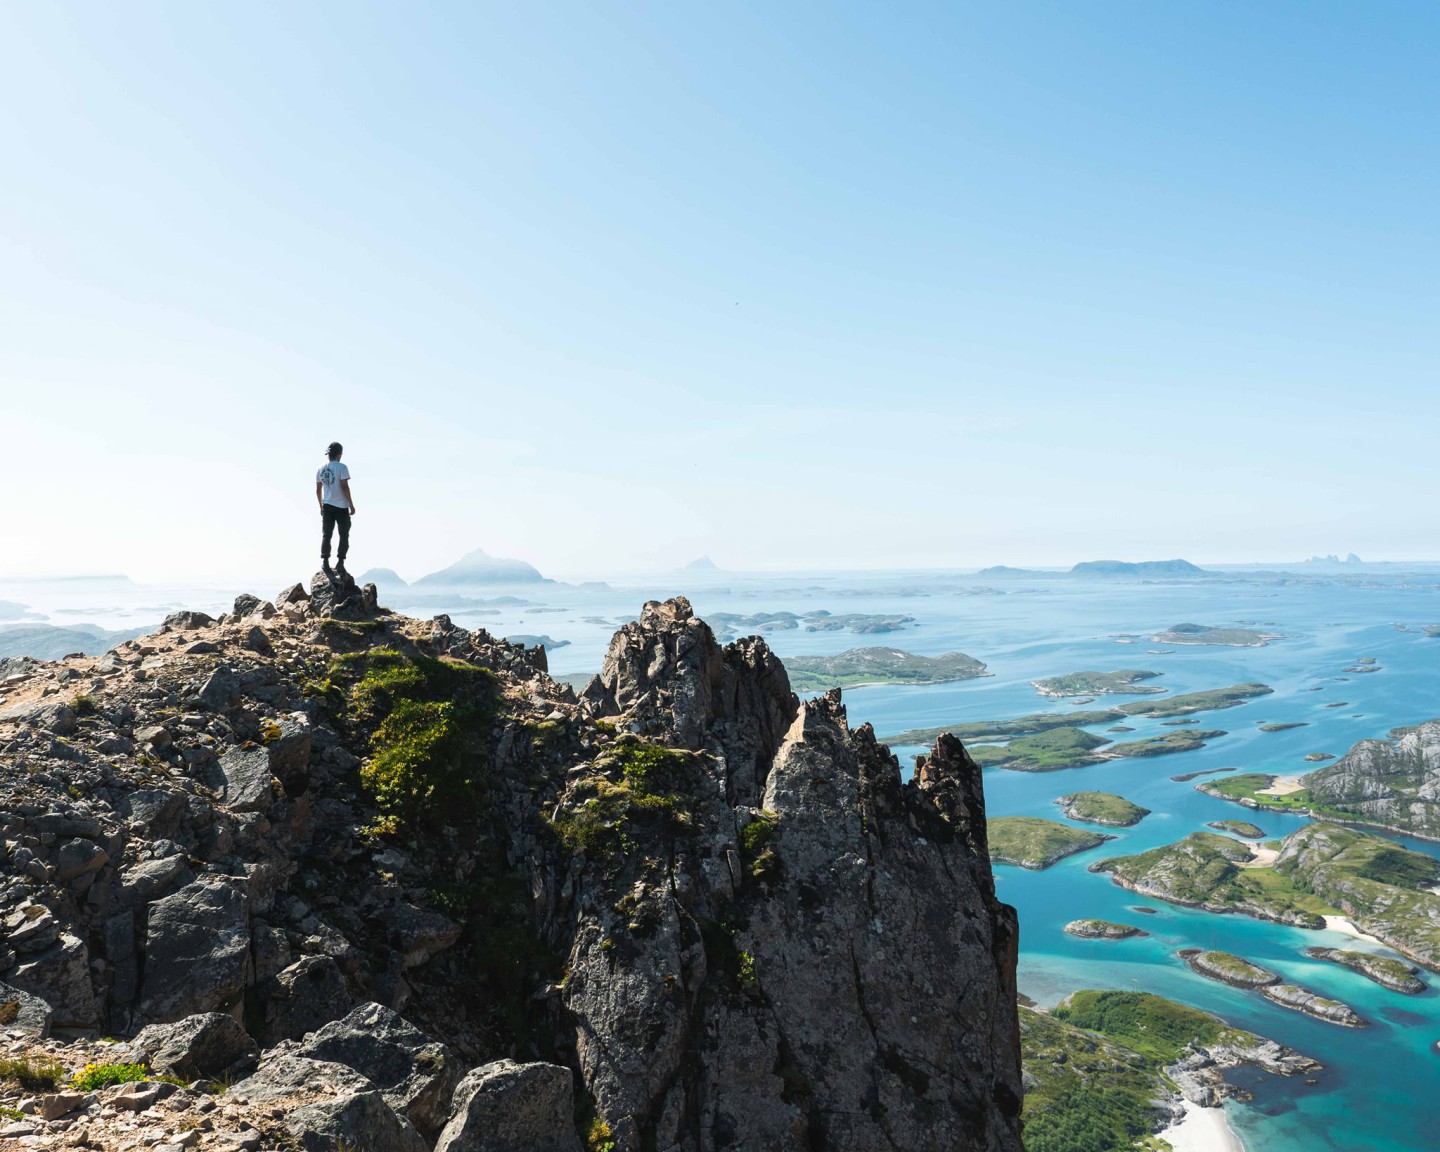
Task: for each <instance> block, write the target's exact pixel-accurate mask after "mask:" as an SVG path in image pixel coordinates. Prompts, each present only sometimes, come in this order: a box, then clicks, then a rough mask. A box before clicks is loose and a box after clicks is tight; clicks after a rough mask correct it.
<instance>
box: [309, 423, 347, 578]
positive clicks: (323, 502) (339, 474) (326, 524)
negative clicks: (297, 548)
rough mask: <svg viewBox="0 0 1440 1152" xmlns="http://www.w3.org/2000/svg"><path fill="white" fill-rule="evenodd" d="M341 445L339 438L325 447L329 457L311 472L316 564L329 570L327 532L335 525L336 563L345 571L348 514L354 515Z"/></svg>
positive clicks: (328, 540) (333, 529) (341, 570)
mask: <svg viewBox="0 0 1440 1152" xmlns="http://www.w3.org/2000/svg"><path fill="white" fill-rule="evenodd" d="M344 451H345V448H344V445H342V444H341V443H340V442H339V441H336V442H335V443H333V444H331V445H330V447H329V448H327V449H325V454H326V455H327V456H328V457H329V460H327V461H326V462H325V464H323V465H322V466H321V468H320V470H319V471H318V472H316V473H315V499H316V500H317V501H319V503H320V524H321V536H320V567H321V568H322V569H324V570H325V571H326V572H329V571H330V535H331V533H333V532H334V531H335V529H336V527H337V526H338V527H339V529H340V548H339V550H338V551H337V552H336V554H335V561H336V567H337V568H339V570H340V574H341V575H342V576H343V575H344V574H345V556H346V554H347V553H348V552H349V551H350V517H351V516H353V515H355V501H354V500H352V499H351V498H350V469H349V468H347V467H345V465H344V464H342V463H340V457H341V455H342V454H343V453H344Z"/></svg>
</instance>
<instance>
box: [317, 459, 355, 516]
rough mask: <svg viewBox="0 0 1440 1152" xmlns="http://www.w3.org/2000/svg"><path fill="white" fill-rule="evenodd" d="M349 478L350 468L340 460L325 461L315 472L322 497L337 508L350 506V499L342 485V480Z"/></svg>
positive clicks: (325, 501)
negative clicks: (346, 496)
mask: <svg viewBox="0 0 1440 1152" xmlns="http://www.w3.org/2000/svg"><path fill="white" fill-rule="evenodd" d="M349 479H350V469H349V468H347V467H345V465H344V464H342V463H340V461H339V460H327V461H325V464H324V466H323V467H321V469H320V471H318V472H316V473H315V483H317V484H319V485H320V486H321V493H320V499H321V500H322V501H323V502H324V503H326V504H330V505H333V506H334V507H336V508H349V507H350V501H348V500H346V499H345V492H344V490H343V489H342V488H341V487H340V481H342V480H349Z"/></svg>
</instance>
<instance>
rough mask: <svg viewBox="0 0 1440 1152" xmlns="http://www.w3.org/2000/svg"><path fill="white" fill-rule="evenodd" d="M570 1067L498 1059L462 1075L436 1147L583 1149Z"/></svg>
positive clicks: (484, 1151)
mask: <svg viewBox="0 0 1440 1152" xmlns="http://www.w3.org/2000/svg"><path fill="white" fill-rule="evenodd" d="M572 1097H573V1093H572V1091H571V1075H570V1070H569V1069H568V1068H560V1067H557V1066H556V1065H554V1064H517V1063H515V1061H513V1060H500V1061H497V1062H496V1063H494V1064H487V1065H485V1067H483V1068H477V1069H475V1071H473V1072H471V1073H470V1075H468V1076H466V1077H465V1079H464V1081H463V1082H462V1083H461V1084H460V1088H459V1090H458V1091H457V1092H456V1094H455V1103H456V1109H455V1115H454V1118H453V1119H451V1121H450V1123H449V1124H447V1125H446V1126H445V1131H444V1132H442V1133H440V1139H439V1141H438V1142H437V1143H436V1145H435V1152H520V1150H521V1149H525V1150H526V1152H581V1146H580V1138H579V1136H577V1135H576V1133H575V1125H574V1123H573V1122H572V1120H571V1116H572V1115H573V1113H574V1110H575V1104H574V1100H573V1098H572Z"/></svg>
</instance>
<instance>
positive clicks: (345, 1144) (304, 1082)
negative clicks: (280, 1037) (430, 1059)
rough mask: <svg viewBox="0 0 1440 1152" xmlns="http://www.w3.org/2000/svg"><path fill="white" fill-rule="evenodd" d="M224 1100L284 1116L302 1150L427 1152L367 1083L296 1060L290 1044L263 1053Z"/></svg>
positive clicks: (337, 1068)
mask: <svg viewBox="0 0 1440 1152" xmlns="http://www.w3.org/2000/svg"><path fill="white" fill-rule="evenodd" d="M226 1097H227V1099H231V1100H234V1101H236V1102H238V1103H241V1104H261V1105H265V1106H267V1107H268V1108H269V1109H270V1110H271V1111H272V1112H277V1113H280V1114H283V1115H284V1117H285V1125H286V1127H287V1128H289V1129H290V1133H291V1135H292V1136H294V1138H295V1140H296V1142H297V1143H298V1144H299V1145H300V1146H301V1147H302V1148H304V1149H306V1152H340V1150H341V1149H343V1148H351V1149H357V1150H358V1149H363V1150H364V1152H426V1150H425V1141H424V1140H423V1139H421V1137H420V1134H419V1133H418V1132H416V1131H415V1129H414V1127H413V1126H412V1125H411V1123H410V1122H409V1121H408V1120H405V1119H403V1118H401V1117H399V1116H397V1115H395V1112H394V1110H393V1109H391V1107H390V1105H389V1104H387V1103H386V1102H385V1097H384V1096H383V1095H382V1094H381V1093H380V1092H379V1090H378V1089H376V1088H375V1086H374V1085H373V1084H371V1083H370V1081H369V1080H367V1079H366V1078H365V1077H364V1076H362V1075H360V1073H358V1072H356V1071H354V1070H353V1069H351V1068H347V1067H346V1066H345V1065H343V1064H335V1063H331V1062H329V1061H326V1060H313V1059H310V1058H309V1057H306V1056H301V1055H299V1054H298V1053H297V1052H296V1051H295V1050H294V1046H293V1045H288V1044H287V1045H281V1046H280V1047H279V1048H277V1049H275V1050H274V1051H272V1052H267V1053H266V1054H265V1058H264V1059H263V1060H262V1061H261V1062H260V1067H259V1068H257V1069H256V1071H255V1074H254V1075H253V1076H250V1077H248V1078H247V1079H245V1080H242V1081H240V1083H238V1084H236V1085H234V1086H233V1087H232V1088H231V1089H230V1091H229V1092H228V1093H227V1094H226Z"/></svg>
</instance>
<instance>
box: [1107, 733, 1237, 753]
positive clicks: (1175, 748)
mask: <svg viewBox="0 0 1440 1152" xmlns="http://www.w3.org/2000/svg"><path fill="white" fill-rule="evenodd" d="M1224 735H1226V733H1225V732H1224V731H1223V730H1222V729H1219V728H1187V729H1186V730H1185V731H1183V732H1167V733H1165V735H1163V736H1147V737H1145V739H1144V740H1132V741H1130V742H1129V743H1126V744H1113V745H1111V746H1110V747H1109V748H1106V749H1105V750H1104V751H1103V752H1101V753H1100V758H1101V759H1102V760H1124V759H1129V758H1133V757H1138V756H1169V755H1170V754H1172V753H1174V752H1193V751H1194V750H1195V749H1196V748H1203V747H1205V742H1206V741H1207V740H1216V739H1219V738H1220V737H1221V736H1224Z"/></svg>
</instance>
